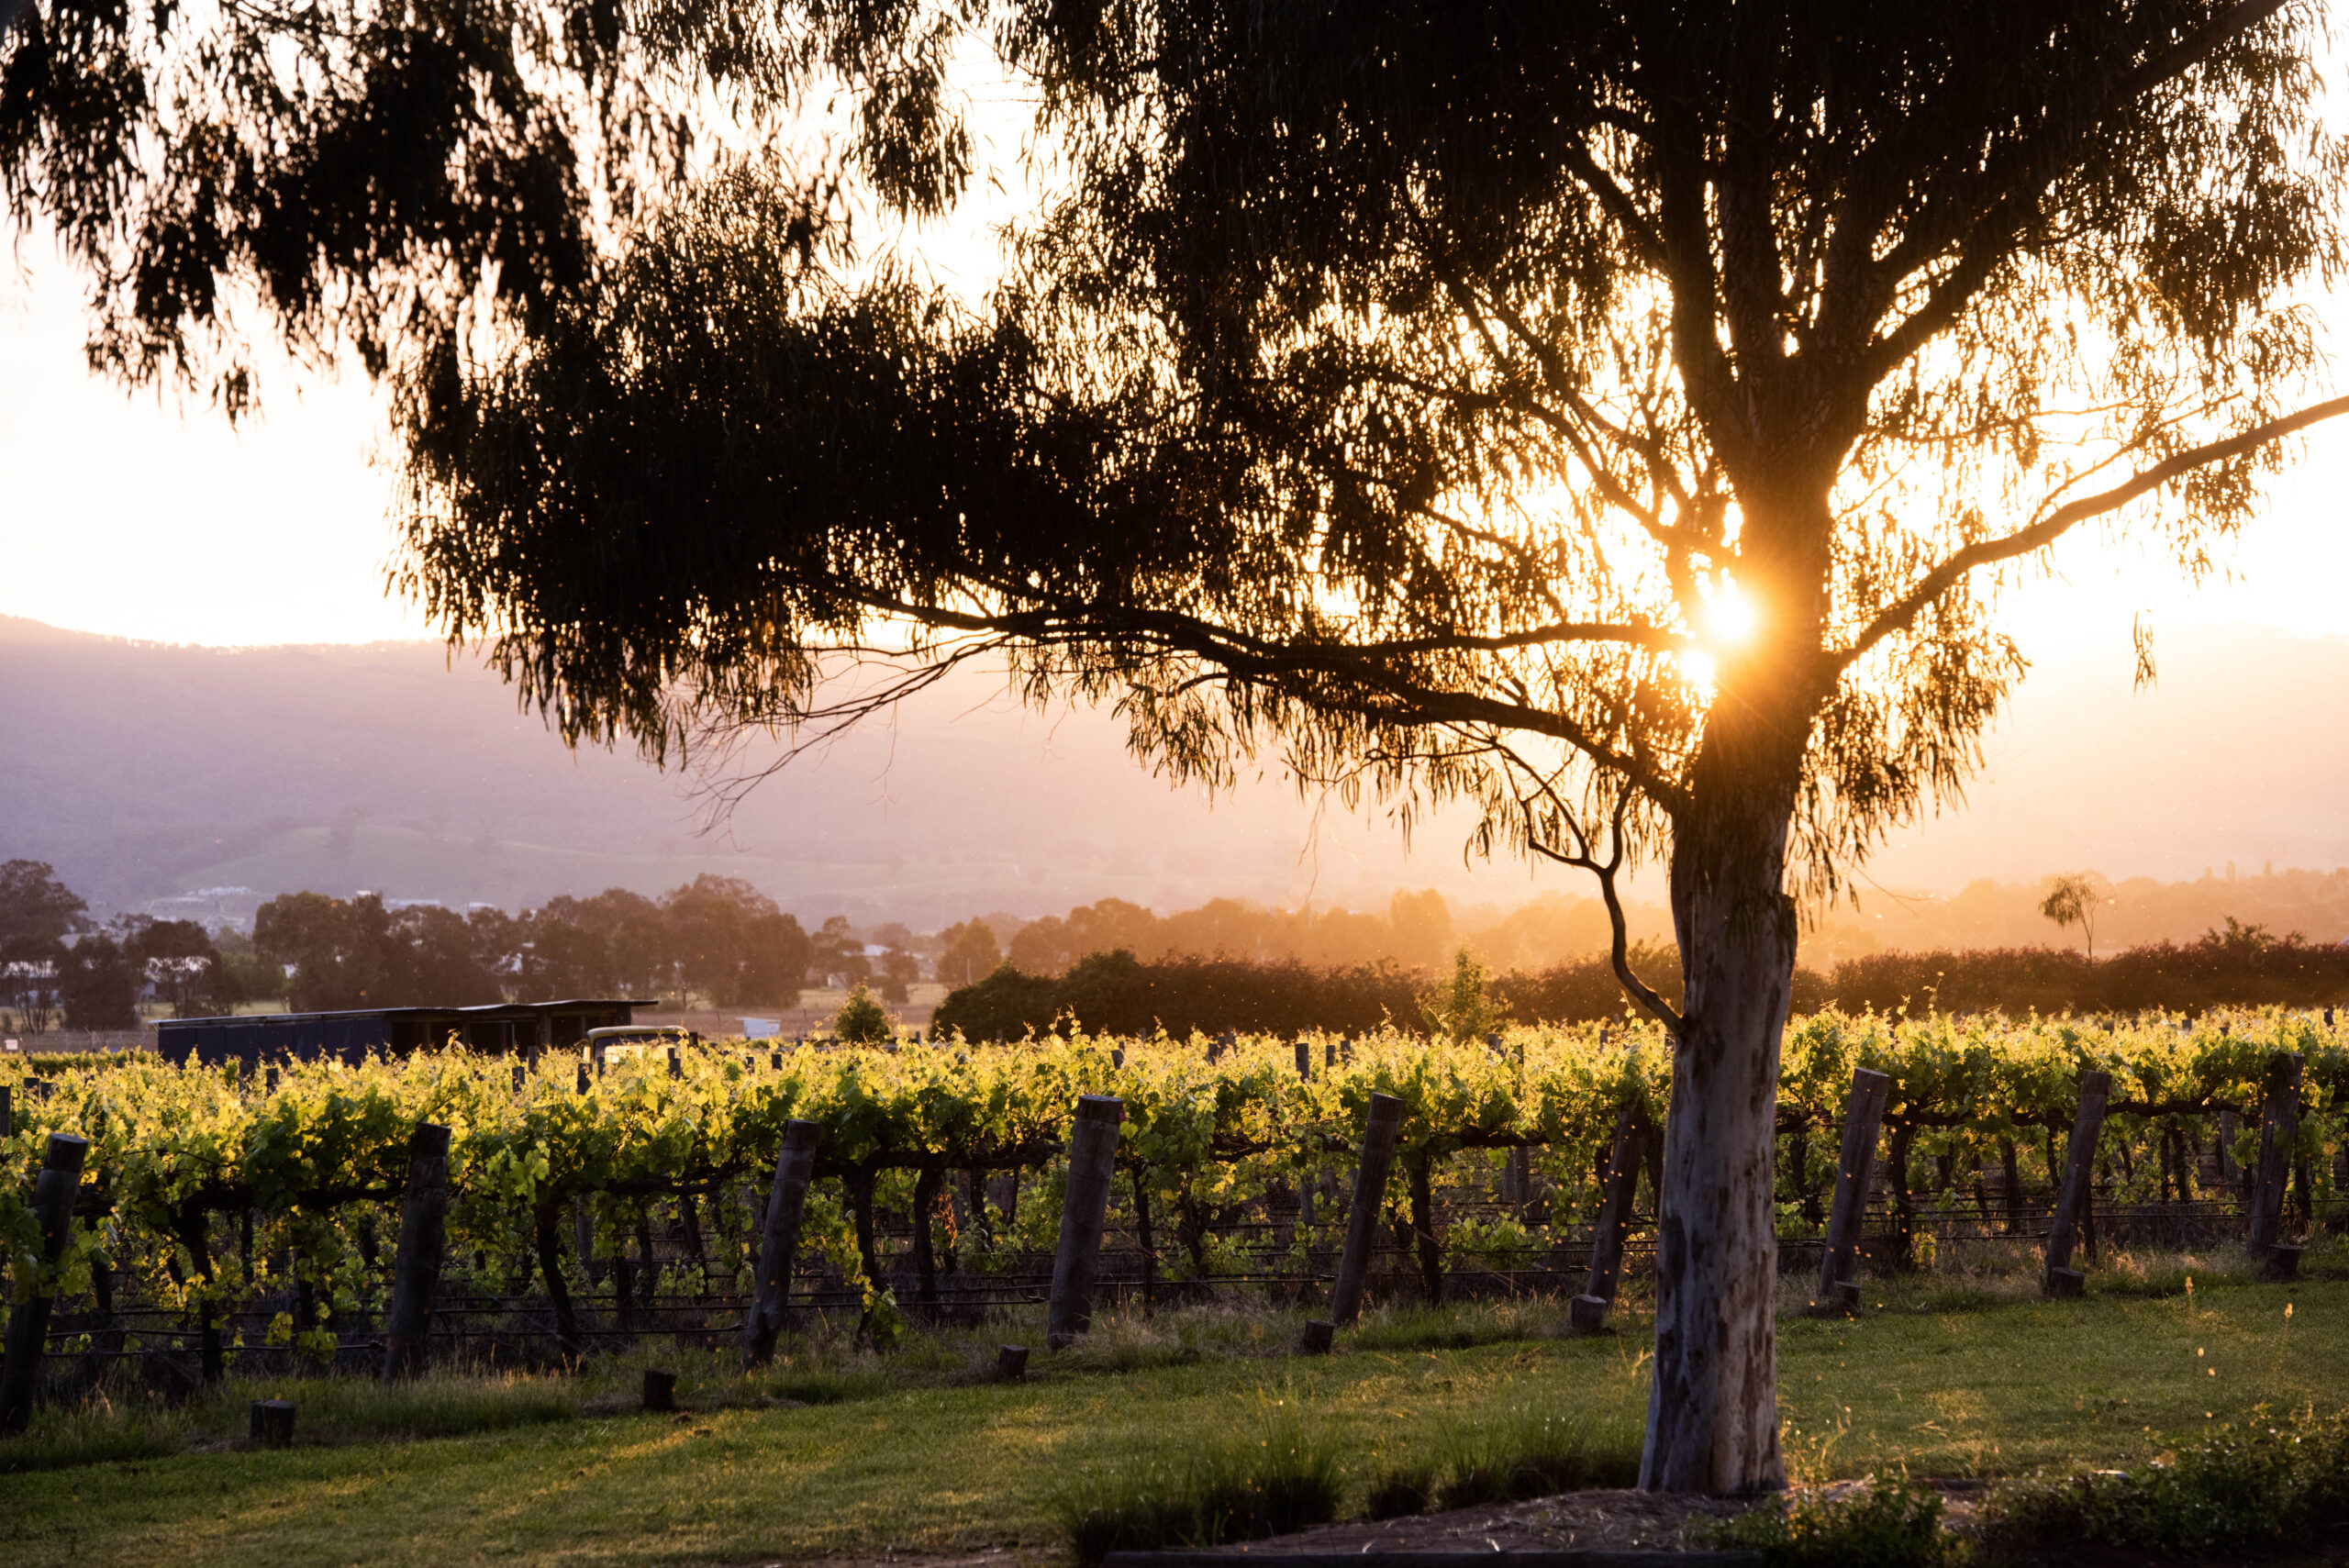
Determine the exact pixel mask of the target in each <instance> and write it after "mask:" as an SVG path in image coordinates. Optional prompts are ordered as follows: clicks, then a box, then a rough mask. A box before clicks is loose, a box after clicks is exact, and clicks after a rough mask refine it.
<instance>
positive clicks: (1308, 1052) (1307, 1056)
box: [1297, 1040, 1313, 1079]
mask: <svg viewBox="0 0 2349 1568" xmlns="http://www.w3.org/2000/svg"><path fill="white" fill-rule="evenodd" d="M1297 1076H1298V1077H1300V1078H1306V1079H1310V1078H1311V1077H1312V1076H1313V1047H1312V1046H1311V1045H1309V1044H1308V1043H1307V1042H1306V1041H1304V1040H1298V1041H1297Z"/></svg>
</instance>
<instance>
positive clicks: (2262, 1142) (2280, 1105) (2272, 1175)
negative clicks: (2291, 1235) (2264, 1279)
mask: <svg viewBox="0 0 2349 1568" xmlns="http://www.w3.org/2000/svg"><path fill="white" fill-rule="evenodd" d="M2301 1066H2302V1062H2301V1060H2300V1057H2299V1053H2298V1052H2296V1051H2277V1053H2276V1054H2275V1055H2273V1056H2271V1057H2269V1058H2268V1059H2267V1088H2266V1094H2265V1095H2263V1096H2262V1099H2263V1103H2262V1105H2261V1106H2260V1108H2259V1165H2258V1168H2257V1170H2256V1172H2255V1173H2254V1175H2253V1178H2252V1184H2251V1230H2250V1235H2249V1236H2248V1237H2247V1238H2246V1239H2245V1240H2247V1241H2248V1243H2249V1245H2250V1247H2251V1253H2252V1256H2253V1257H2254V1258H2260V1259H2265V1258H2266V1255H2267V1250H2268V1249H2269V1248H2270V1247H2273V1246H2274V1245H2275V1244H2276V1243H2277V1242H2278V1241H2280V1240H2283V1237H2284V1187H2285V1184H2286V1183H2288V1181H2290V1179H2291V1175H2292V1146H2293V1144H2295V1143H2296V1142H2298V1141H2299V1132H2300V1070H2301Z"/></svg>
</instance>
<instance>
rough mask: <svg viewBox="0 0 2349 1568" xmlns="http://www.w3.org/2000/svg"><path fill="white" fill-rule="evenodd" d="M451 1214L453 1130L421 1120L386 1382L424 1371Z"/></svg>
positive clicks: (410, 1143)
mask: <svg viewBox="0 0 2349 1568" xmlns="http://www.w3.org/2000/svg"><path fill="white" fill-rule="evenodd" d="M448 1218H449V1129H447V1128H445V1127H441V1126H440V1125H439V1124H437V1123H434V1122H429V1121H428V1122H420V1123H418V1124H417V1129H416V1131H415V1132H414V1133H413V1134H411V1135H410V1136H409V1138H408V1140H407V1202H406V1205H405V1206H404V1207H403V1208H402V1209H401V1212H400V1246H399V1251H398V1252H397V1253H396V1254H395V1255H394V1259H393V1262H392V1310H391V1314H390V1316H389V1317H388V1318H385V1320H384V1382H385V1383H391V1382H393V1381H395V1379H398V1378H402V1377H406V1376H410V1375H412V1374H414V1373H420V1372H422V1371H423V1370H424V1352H425V1339H426V1336H428V1335H429V1334H430V1333H431V1331H432V1298H433V1296H435V1295H436V1294H438V1293H439V1291H440V1254H441V1251H442V1250H443V1249H444V1248H445V1246H446V1245H447V1241H448Z"/></svg>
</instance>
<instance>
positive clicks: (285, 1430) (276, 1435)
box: [248, 1399, 294, 1448]
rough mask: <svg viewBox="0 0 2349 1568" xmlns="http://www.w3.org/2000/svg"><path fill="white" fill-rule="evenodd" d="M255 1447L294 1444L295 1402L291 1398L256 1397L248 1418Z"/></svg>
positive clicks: (286, 1446)
mask: <svg viewBox="0 0 2349 1568" xmlns="http://www.w3.org/2000/svg"><path fill="white" fill-rule="evenodd" d="M248 1420H249V1421H250V1424H251V1425H250V1430H251V1437H252V1444H253V1447H255V1448H291V1447H293V1446H294V1403H293V1401H292V1400H290V1399H256V1400H254V1401H253V1403H252V1410H251V1413H250V1416H249V1417H248Z"/></svg>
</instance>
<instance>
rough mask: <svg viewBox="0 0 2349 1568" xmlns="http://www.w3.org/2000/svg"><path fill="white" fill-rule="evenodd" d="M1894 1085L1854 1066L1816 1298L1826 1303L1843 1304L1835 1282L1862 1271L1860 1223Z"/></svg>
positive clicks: (1863, 1218)
mask: <svg viewBox="0 0 2349 1568" xmlns="http://www.w3.org/2000/svg"><path fill="white" fill-rule="evenodd" d="M1891 1087H1892V1080H1891V1079H1890V1078H1889V1077H1887V1076H1886V1075H1885V1074H1884V1073H1878V1072H1876V1071H1875V1070H1874V1069H1873V1068H1867V1067H1854V1069H1852V1093H1851V1096H1850V1098H1848V1099H1847V1100H1845V1101H1844V1103H1843V1148H1842V1153H1841V1155H1840V1156H1839V1157H1838V1158H1837V1160H1836V1162H1835V1207H1833V1208H1832V1209H1831V1210H1829V1211H1828V1217H1827V1251H1826V1255H1825V1256H1824V1257H1822V1258H1820V1261H1819V1295H1818V1299H1819V1301H1820V1304H1821V1305H1824V1306H1829V1307H1834V1306H1837V1305H1839V1303H1840V1298H1839V1296H1837V1293H1836V1288H1835V1287H1836V1286H1837V1285H1839V1284H1843V1283H1844V1282H1846V1281H1849V1280H1852V1279H1853V1278H1854V1276H1855V1275H1856V1274H1857V1273H1859V1256H1860V1227H1861V1226H1862V1225H1864V1224H1865V1223H1866V1220H1867V1217H1868V1184H1869V1182H1870V1179H1871V1178H1872V1177H1873V1176H1874V1175H1875V1173H1876V1131H1877V1129H1879V1128H1880V1127H1881V1126H1882V1125H1883V1123H1884V1098H1885V1095H1886V1094H1887V1092H1888V1091H1889V1090H1890V1089H1891ZM1855 1294H1856V1293H1855Z"/></svg>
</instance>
